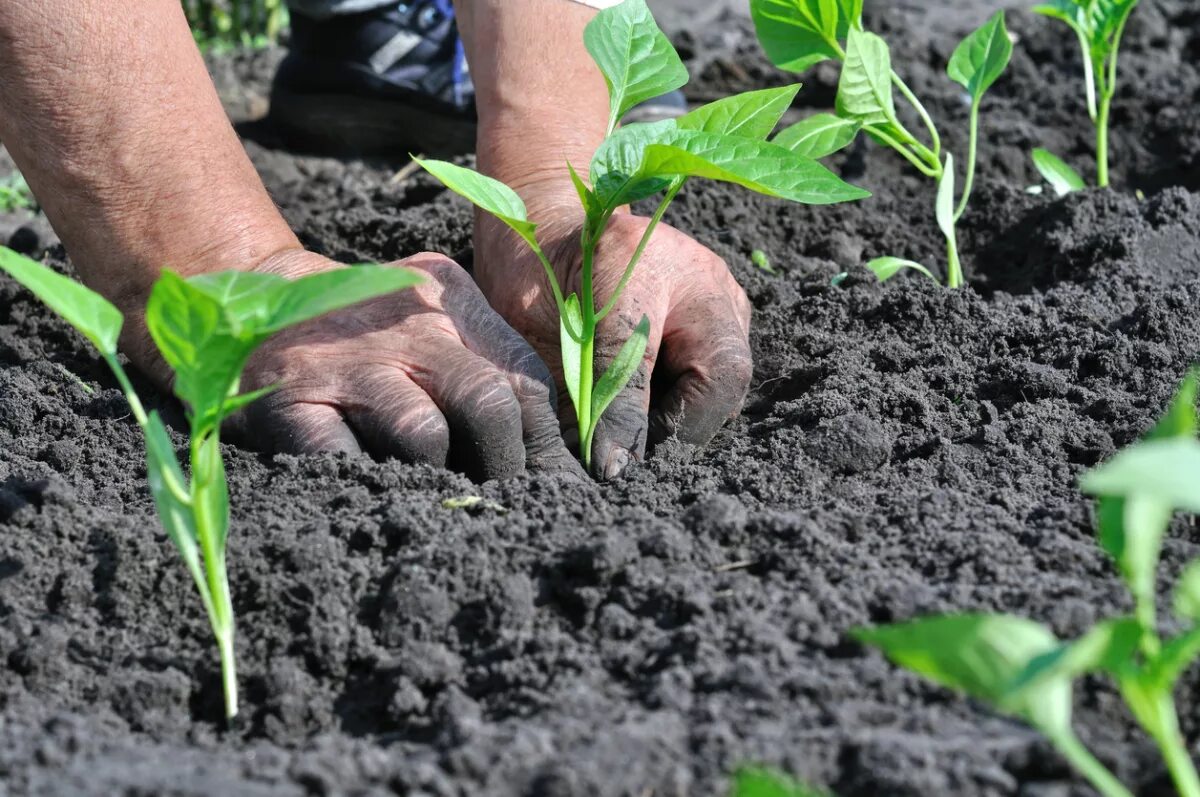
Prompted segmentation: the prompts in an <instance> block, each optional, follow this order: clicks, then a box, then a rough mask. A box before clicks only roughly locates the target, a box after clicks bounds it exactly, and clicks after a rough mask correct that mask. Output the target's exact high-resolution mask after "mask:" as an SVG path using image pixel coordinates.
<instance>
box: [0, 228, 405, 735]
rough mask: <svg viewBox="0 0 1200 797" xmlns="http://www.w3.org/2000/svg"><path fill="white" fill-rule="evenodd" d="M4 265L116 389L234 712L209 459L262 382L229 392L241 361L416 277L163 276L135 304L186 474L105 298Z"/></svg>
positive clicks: (23, 261) (221, 507) (224, 518)
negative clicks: (169, 385)
mask: <svg viewBox="0 0 1200 797" xmlns="http://www.w3.org/2000/svg"><path fill="white" fill-rule="evenodd" d="M0 269H2V270H4V271H6V272H8V274H9V275H10V276H12V277H13V278H14V279H15V280H16V281H17V282H19V283H21V284H22V285H24V286H25V287H26V288H27V289H28V290H29V291H31V292H32V293H33V294H34V295H35V296H37V297H38V298H39V299H40V300H42V301H43V302H44V303H45V304H46V305H47V306H48V307H49V308H50V309H51V310H53V311H54V312H56V313H58V314H59V315H60V316H62V317H63V318H64V319H65V320H66V321H67V322H68V323H69V324H71V326H73V327H75V328H76V329H77V330H79V332H81V333H82V334H83V336H84V337H85V338H87V339H88V340H89V341H90V342H91V343H92V345H93V346H95V347H96V348H97V349H98V350H99V352H100V356H101V357H103V358H104V361H105V362H106V363H108V366H109V368H111V369H112V372H113V375H114V376H115V377H116V379H117V383H118V384H119V385H120V386H121V390H122V391H123V392H124V393H125V398H126V399H127V400H128V402H129V408H130V410H131V411H132V413H133V417H134V419H135V420H136V421H137V423H138V425H139V426H140V427H141V428H142V433H143V436H144V437H145V441H146V478H147V481H149V483H150V492H151V494H152V495H153V496H154V503H155V506H156V507H157V509H158V517H159V520H160V522H161V523H162V526H163V529H164V530H165V531H166V533H167V536H168V537H169V538H170V539H171V541H172V542H173V543H174V544H175V546H176V547H177V548H178V549H179V552H180V554H181V555H182V556H183V561H184V564H185V565H186V566H187V569H188V572H190V573H191V575H192V579H193V580H194V581H195V582H196V588H197V589H198V590H199V591H200V600H201V602H202V603H203V604H204V609H205V611H206V612H207V613H208V618H209V622H210V623H211V625H212V630H213V634H214V635H215V636H216V640H217V648H218V650H219V652H220V660H221V683H222V686H223V689H224V692H225V715H226V717H227V718H229V719H232V718H233V717H234V716H235V715H236V714H237V711H238V703H237V697H238V696H237V670H236V666H235V661H234V650H233V641H234V616H233V603H232V601H231V600H230V595H229V577H228V574H227V569H226V561H225V542H226V539H227V536H228V532H229V491H228V488H227V486H226V482H225V464H224V462H223V461H222V459H221V447H220V432H221V423H222V422H223V421H224V420H225V419H226V418H228V417H229V416H230V415H232V414H233V413H235V412H237V411H238V410H240V409H242V408H243V407H245V406H247V405H248V404H250V403H251V402H253V401H254V400H255V399H258V398H260V397H262V396H264V395H266V394H267V393H269V392H270V391H271V390H272V388H269V387H268V388H265V389H262V390H256V391H253V392H250V393H241V392H240V390H239V386H238V383H239V381H240V379H241V375H242V370H243V369H244V368H245V366H246V361H247V360H248V359H249V358H250V355H251V354H252V353H253V352H254V350H255V349H257V348H258V347H259V345H261V344H262V343H263V341H265V340H266V339H267V338H269V337H270V336H271V335H273V334H275V333H276V332H279V331H280V330H283V329H285V328H287V327H290V326H294V325H296V324H299V323H301V322H304V321H308V320H310V319H313V318H316V317H317V316H320V315H324V314H325V313H329V312H332V311H334V310H339V309H342V308H344V307H348V306H349V305H352V304H356V303H358V302H361V301H364V300H366V299H370V298H373V297H376V296H380V295H382V294H386V293H391V292H393V291H397V290H400V289H402V288H407V287H410V286H412V285H415V284H417V283H418V282H419V281H420V278H419V277H418V276H417V275H416V274H415V273H413V272H411V271H408V270H405V269H398V268H387V267H381V266H361V267H357V268H343V269H337V270H333V271H326V272H323V273H320V274H314V275H312V276H308V277H303V278H301V279H298V280H295V281H289V280H286V279H283V278H281V277H276V276H271V275H268V274H255V273H251V272H237V271H229V272H222V273H217V274H205V275H202V276H198V277H192V278H191V279H186V280H185V279H183V278H181V277H180V276H178V275H177V274H175V273H173V272H171V271H163V272H162V276H161V277H159V279H158V281H157V282H156V283H155V284H154V287H153V289H152V290H151V293H150V300H149V303H148V304H147V306H146V327H147V329H148V330H149V332H150V335H151V337H152V338H153V339H154V343H155V345H156V346H157V347H158V350H159V352H160V353H161V354H162V357H163V359H164V360H166V362H167V364H168V365H170V366H171V369H172V370H173V371H174V372H175V382H174V389H175V394H176V395H177V396H178V397H179V398H180V399H182V400H183V402H184V404H185V405H186V409H187V417H188V424H189V427H190V432H191V434H190V438H191V439H190V442H189V445H188V461H189V464H190V465H191V479H190V481H189V480H188V479H187V478H186V477H185V476H184V473H183V469H182V468H181V467H180V464H179V460H178V459H177V458H176V456H175V446H174V445H173V444H172V443H171V437H170V435H169V434H168V433H167V427H166V425H165V424H164V423H163V421H162V418H161V417H159V414H158V412H157V411H153V410H152V411H150V412H146V410H145V408H144V407H143V405H142V402H141V400H140V399H139V398H138V396H137V393H136V392H134V389H133V385H132V384H131V383H130V381H129V377H128V376H127V375H126V373H125V369H124V367H122V365H121V363H120V361H119V360H118V359H117V338H118V336H119V335H120V333H121V327H122V324H123V323H124V319H123V318H122V316H121V313H120V311H118V310H117V308H115V307H114V306H113V305H112V304H110V303H109V302H108V301H107V300H106V299H104V298H103V297H102V296H100V295H99V294H97V293H94V292H93V291H91V290H88V289H87V288H85V287H84V286H82V285H80V284H79V283H77V282H75V281H73V280H70V279H68V278H66V277H63V276H61V275H59V274H56V273H55V272H53V271H51V270H50V269H48V268H46V267H45V266H43V265H41V264H39V263H36V262H34V261H32V260H30V259H28V258H26V257H22V256H21V255H18V254H17V253H15V252H13V251H12V250H10V249H5V248H3V247H0Z"/></svg>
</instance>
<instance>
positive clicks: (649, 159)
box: [642, 132, 870, 205]
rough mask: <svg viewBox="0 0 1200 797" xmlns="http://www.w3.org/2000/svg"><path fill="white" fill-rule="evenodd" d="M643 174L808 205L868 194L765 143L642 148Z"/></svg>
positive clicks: (707, 140) (719, 140)
mask: <svg viewBox="0 0 1200 797" xmlns="http://www.w3.org/2000/svg"><path fill="white" fill-rule="evenodd" d="M642 170H643V174H646V175H650V174H653V175H655V176H661V177H705V178H708V179H710V180H720V181H722V182H728V183H735V184H737V185H740V186H743V187H744V188H749V189H750V190H751V191H757V192H758V193H760V194H766V195H767V196H773V197H779V198H781V199H787V200H790V201H792V202H801V203H804V204H808V205H828V204H833V203H836V202H851V201H854V200H857V199H864V198H866V197H868V196H870V194H869V193H867V192H866V191H864V190H862V189H861V188H857V187H855V186H852V185H850V184H848V183H846V182H844V181H843V180H842V179H841V178H840V177H838V176H837V175H835V174H834V173H833V172H831V171H829V170H828V169H826V168H825V167H824V166H822V165H821V164H819V163H817V162H816V161H814V160H812V159H811V158H804V157H801V156H799V155H795V154H793V153H792V152H790V151H789V150H786V149H784V148H783V147H780V146H776V145H775V144H771V143H769V142H766V141H752V140H749V139H732V138H728V137H724V136H714V135H712V134H709V133H695V132H692V133H690V135H688V136H680V137H679V138H677V139H675V141H674V143H673V145H670V146H668V145H664V144H651V145H650V146H648V147H647V148H646V157H645V161H644V162H643V164H642Z"/></svg>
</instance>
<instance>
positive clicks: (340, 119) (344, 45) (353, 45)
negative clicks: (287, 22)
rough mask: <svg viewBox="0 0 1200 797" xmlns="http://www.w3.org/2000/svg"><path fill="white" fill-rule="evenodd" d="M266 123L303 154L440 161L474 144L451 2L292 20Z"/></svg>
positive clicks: (471, 101) (418, 1)
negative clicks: (407, 155) (414, 156)
mask: <svg viewBox="0 0 1200 797" xmlns="http://www.w3.org/2000/svg"><path fill="white" fill-rule="evenodd" d="M270 118H271V121H272V122H273V123H274V124H275V125H276V127H277V128H278V129H279V130H280V131H281V132H283V133H284V134H285V136H286V137H287V139H288V140H289V142H290V143H292V144H293V145H295V146H299V147H301V148H304V149H312V150H316V151H319V152H331V153H332V152H336V153H342V154H358V155H374V154H384V153H398V152H400V153H402V152H414V153H417V152H424V153H426V154H429V155H435V154H436V155H448V154H455V153H460V152H469V151H471V150H472V149H474V147H475V89H474V87H473V86H472V85H471V80H470V78H469V77H468V75H467V70H466V58H465V57H464V55H463V48H462V41H461V40H460V39H459V37H458V29H457V26H456V25H455V22H454V10H453V7H452V6H451V5H450V0H414V1H413V2H403V3H397V4H396V5H394V6H388V7H386V8H381V9H377V10H375V11H368V12H365V13H361V14H346V15H342V16H336V17H333V18H332V19H327V20H314V19H311V18H308V17H305V16H303V15H301V14H298V13H296V12H292V15H291V44H290V47H289V52H288V55H287V57H286V58H284V60H283V63H281V64H280V65H279V71H278V72H277V73H276V75H275V82H274V84H273V85H272V87H271V111H270Z"/></svg>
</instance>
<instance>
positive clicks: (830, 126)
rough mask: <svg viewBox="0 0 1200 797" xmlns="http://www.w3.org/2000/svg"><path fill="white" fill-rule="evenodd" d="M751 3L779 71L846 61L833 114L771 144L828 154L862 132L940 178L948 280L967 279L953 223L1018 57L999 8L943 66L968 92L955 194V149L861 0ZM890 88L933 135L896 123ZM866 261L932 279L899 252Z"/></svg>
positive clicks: (939, 213) (881, 273)
mask: <svg viewBox="0 0 1200 797" xmlns="http://www.w3.org/2000/svg"><path fill="white" fill-rule="evenodd" d="M750 10H751V12H752V15H753V17H754V25H755V28H756V29H757V31H758V37H759V40H760V41H761V42H762V45H763V49H764V50H766V53H767V57H769V58H770V59H771V62H772V63H774V64H775V65H776V66H777V67H779V68H780V69H785V70H787V71H790V72H803V71H805V70H807V69H809V68H811V67H813V66H815V65H816V64H819V63H821V62H822V61H826V60H829V59H834V60H837V61H841V62H842V74H841V79H840V81H839V83H838V92H837V101H836V106H835V109H836V113H834V114H829V113H821V114H816V115H815V116H813V117H810V118H809V119H806V120H804V121H802V122H800V123H798V124H796V125H794V126H793V127H790V128H788V129H786V130H784V131H783V132H781V133H780V134H779V135H778V136H776V137H775V138H774V139H773V141H774V143H776V144H778V145H780V146H783V147H787V148H789V149H791V150H792V151H793V152H795V153H797V154H802V155H805V156H807V157H810V158H823V157H825V156H827V155H832V154H833V153H834V152H837V151H838V150H840V149H842V148H843V147H845V146H847V145H848V144H850V143H851V142H852V141H853V140H854V139H855V137H856V136H857V135H858V133H859V132H860V131H861V132H864V133H866V134H867V135H869V136H870V137H871V138H873V139H874V140H875V141H877V142H879V143H881V144H884V145H886V146H888V147H890V148H892V149H893V150H895V151H896V152H897V153H898V154H899V155H900V156H901V157H903V158H904V159H905V160H907V161H908V162H909V163H910V164H912V166H913V168H915V169H916V170H917V171H919V172H921V174H923V175H925V176H926V177H928V178H929V179H931V180H933V181H934V183H935V184H936V186H937V192H936V199H935V203H934V217H935V219H936V220H937V224H938V228H939V229H940V230H941V231H942V235H944V236H945V238H946V285H947V286H948V287H951V288H958V287H960V286H962V284H963V271H962V262H961V258H960V257H959V252H958V233H957V224H958V221H959V219H961V218H962V216H963V214H964V213H966V211H967V205H968V203H969V202H970V199H971V192H972V190H973V188H974V185H975V164H976V160H977V152H978V147H979V109H980V104H981V103H982V101H983V96H984V94H986V93H987V90H988V89H990V88H991V87H992V85H993V84H994V83H995V82H996V80H997V79H999V77H1000V75H1001V74H1003V72H1004V70H1005V68H1006V67H1007V66H1008V62H1009V60H1010V59H1011V57H1012V49H1013V48H1012V40H1011V39H1009V37H1008V31H1007V30H1006V29H1005V26H1004V12H1003V11H1000V12H997V13H996V15H995V16H993V17H992V18H991V19H990V20H988V21H987V22H986V23H985V24H984V25H983V27H981V28H980V29H979V30H977V31H975V32H974V33H972V34H971V35H970V36H968V37H967V38H966V40H964V41H963V42H962V43H961V44H960V45H959V46H958V48H957V49H956V50H955V51H954V55H953V56H952V57H951V59H950V63H949V66H948V67H947V72H948V74H949V76H950V78H951V80H953V81H955V82H956V83H959V84H960V85H962V87H963V88H965V89H966V90H967V93H968V94H969V95H970V98H971V111H970V122H969V126H970V143H969V150H968V154H967V158H966V174H965V179H964V182H963V187H962V191H961V193H960V194H958V196H957V198H956V191H955V174H954V158H953V156H952V155H951V154H950V153H949V152H946V153H944V154H943V151H942V139H941V135H940V134H939V133H938V129H937V126H936V125H935V124H934V122H933V119H932V118H930V116H929V113H928V111H926V110H925V106H924V105H922V103H921V101H920V100H919V99H917V96H916V95H915V94H914V93H913V92H912V90H911V89H910V88H909V87H908V85H907V84H905V82H904V81H903V80H902V79H901V78H900V76H899V75H898V74H897V73H896V72H895V70H893V69H892V64H891V53H890V51H889V49H888V45H887V42H885V41H884V40H883V39H882V38H880V37H879V36H877V35H875V34H874V33H871V32H869V31H866V30H864V28H863V22H862V10H863V0H751V2H750ZM894 91H898V92H899V93H900V96H901V97H902V98H903V99H904V100H905V102H907V103H908V104H909V106H911V108H912V110H913V111H915V112H916V115H917V116H918V117H919V118H920V119H921V122H922V124H923V125H924V127H925V130H926V133H927V135H928V143H925V142H922V141H921V140H920V139H918V137H917V136H916V135H915V134H913V133H912V132H910V131H909V130H908V128H907V127H905V126H904V123H903V122H901V121H900V117H899V115H898V114H897V111H896V101H895V97H894ZM867 265H868V267H869V268H871V270H872V271H874V272H875V273H876V275H877V276H878V277H879V278H880V279H881V280H886V279H889V278H890V277H892V276H894V275H895V274H897V273H898V272H899V271H901V270H903V269H906V268H912V269H916V270H918V271H920V272H921V273H923V274H926V275H927V276H931V277H932V275H931V274H930V272H929V270H928V269H926V268H924V267H923V266H921V265H920V264H918V263H914V262H912V261H909V260H902V259H900V258H895V257H886V258H879V259H877V260H873V261H871V262H870V263H868V264H867Z"/></svg>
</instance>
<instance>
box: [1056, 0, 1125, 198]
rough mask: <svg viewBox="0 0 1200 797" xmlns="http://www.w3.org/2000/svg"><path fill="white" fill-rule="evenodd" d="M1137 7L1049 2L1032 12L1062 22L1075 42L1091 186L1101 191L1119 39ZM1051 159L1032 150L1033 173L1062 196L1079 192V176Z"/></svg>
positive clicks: (1103, 0)
mask: <svg viewBox="0 0 1200 797" xmlns="http://www.w3.org/2000/svg"><path fill="white" fill-rule="evenodd" d="M1137 4H1138V0H1051V1H1050V2H1048V3H1043V4H1042V5H1039V6H1037V7H1036V8H1034V9H1033V10H1034V11H1036V12H1037V13H1039V14H1043V15H1045V16H1047V17H1051V18H1053V19H1057V20H1060V21H1062V22H1064V23H1066V25H1067V27H1069V28H1070V29H1071V30H1072V31H1074V33H1075V37H1076V38H1077V39H1078V40H1079V49H1080V52H1081V53H1082V55H1083V83H1084V91H1085V93H1086V95H1087V109H1088V116H1089V117H1091V120H1092V124H1093V125H1095V128H1096V182H1097V184H1098V185H1099V186H1100V187H1101V188H1107V187H1108V183H1109V178H1108V128H1109V116H1110V114H1111V111H1112V101H1113V97H1115V96H1116V93H1117V62H1118V60H1119V56H1120V53H1121V37H1122V36H1123V35H1124V34H1125V26H1126V25H1127V24H1128V22H1129V17H1130V15H1132V14H1133V10H1134V8H1136V7H1137ZM1043 152H1044V150H1043ZM1055 160H1056V161H1057V163H1053V162H1051V161H1049V160H1048V159H1046V158H1045V156H1042V157H1041V158H1040V159H1039V157H1038V156H1037V153H1036V151H1035V153H1034V164H1035V165H1036V166H1037V168H1038V171H1039V172H1041V173H1042V175H1043V176H1044V177H1045V178H1046V180H1047V181H1048V182H1049V183H1050V184H1051V185H1052V186H1054V188H1055V190H1056V191H1060V192H1061V187H1069V188H1070V190H1073V191H1077V190H1080V189H1081V188H1082V187H1083V185H1084V182H1083V178H1082V177H1080V176H1079V173H1078V172H1076V171H1075V170H1074V169H1072V168H1071V167H1070V166H1068V165H1067V164H1066V163H1065V162H1063V161H1062V160H1060V159H1057V158H1055ZM1048 170H1049V171H1048ZM1056 176H1057V177H1063V178H1064V179H1065V180H1066V182H1058V181H1056ZM1076 186H1078V187H1076Z"/></svg>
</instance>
